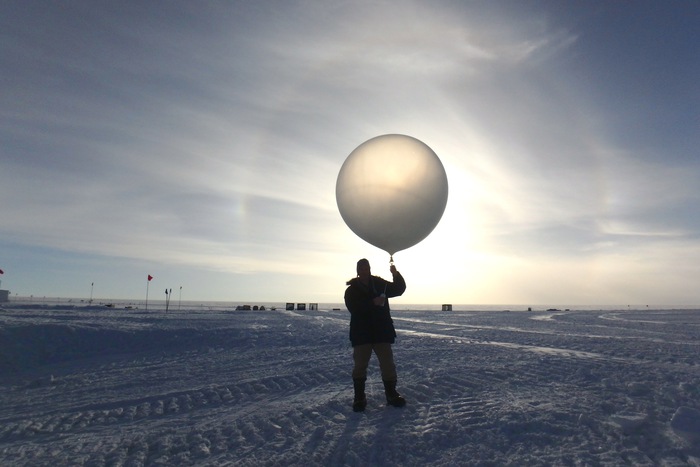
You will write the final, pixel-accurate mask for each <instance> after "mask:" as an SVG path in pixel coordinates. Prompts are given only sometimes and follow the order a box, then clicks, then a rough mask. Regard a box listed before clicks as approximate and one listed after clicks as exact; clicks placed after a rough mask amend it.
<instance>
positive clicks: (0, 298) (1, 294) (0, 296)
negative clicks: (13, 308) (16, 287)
mask: <svg viewBox="0 0 700 467" xmlns="http://www.w3.org/2000/svg"><path fill="white" fill-rule="evenodd" d="M9 301H10V291H9V290H0V303H3V302H9Z"/></svg>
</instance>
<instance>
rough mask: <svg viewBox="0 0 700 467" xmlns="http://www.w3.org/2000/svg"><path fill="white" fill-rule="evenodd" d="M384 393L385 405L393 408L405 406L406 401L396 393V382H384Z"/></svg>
mask: <svg viewBox="0 0 700 467" xmlns="http://www.w3.org/2000/svg"><path fill="white" fill-rule="evenodd" d="M384 393H385V394H386V403H387V404H388V405H392V406H394V407H403V406H404V405H406V399H404V398H403V397H402V396H401V394H399V393H398V392H397V391H396V381H384Z"/></svg>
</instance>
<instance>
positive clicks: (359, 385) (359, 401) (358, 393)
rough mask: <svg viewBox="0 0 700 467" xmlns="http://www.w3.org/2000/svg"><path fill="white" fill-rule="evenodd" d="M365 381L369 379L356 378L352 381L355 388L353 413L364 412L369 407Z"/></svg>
mask: <svg viewBox="0 0 700 467" xmlns="http://www.w3.org/2000/svg"><path fill="white" fill-rule="evenodd" d="M365 381H367V378H355V379H353V380H352V382H353V386H354V387H355V399H354V400H353V401H352V411H353V412H362V411H364V410H365V407H367V396H365Z"/></svg>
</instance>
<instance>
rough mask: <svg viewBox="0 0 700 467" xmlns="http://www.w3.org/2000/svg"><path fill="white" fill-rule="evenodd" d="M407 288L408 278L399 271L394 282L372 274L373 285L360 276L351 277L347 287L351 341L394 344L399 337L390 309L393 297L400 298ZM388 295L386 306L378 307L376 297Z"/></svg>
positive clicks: (346, 303)
mask: <svg viewBox="0 0 700 467" xmlns="http://www.w3.org/2000/svg"><path fill="white" fill-rule="evenodd" d="M404 290H406V281H405V280H404V278H403V276H402V275H401V274H400V273H399V272H398V271H397V272H396V273H395V274H394V282H389V281H387V280H384V279H382V278H381V277H377V276H370V280H369V286H366V285H364V284H363V283H362V282H360V279H359V278H357V277H356V278H354V279H351V280H350V281H349V282H348V288H347V289H346V290H345V306H346V307H347V308H348V311H349V312H350V342H351V343H352V346H353V347H354V346H356V345H362V344H380V343H389V344H393V343H394V340H395V339H396V331H395V330H394V322H393V320H392V319H391V313H390V312H389V300H388V298H389V297H398V296H399V295H401V294H403V292H404ZM382 293H384V294H386V297H387V300H385V301H384V306H376V305H375V304H374V303H373V302H372V299H374V298H375V297H378V296H380V295H381V294H382Z"/></svg>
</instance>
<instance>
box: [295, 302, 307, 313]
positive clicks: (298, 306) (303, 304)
mask: <svg viewBox="0 0 700 467" xmlns="http://www.w3.org/2000/svg"><path fill="white" fill-rule="evenodd" d="M297 310H302V311H305V310H306V303H297Z"/></svg>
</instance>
